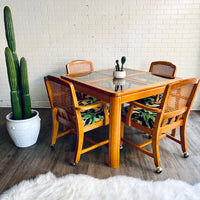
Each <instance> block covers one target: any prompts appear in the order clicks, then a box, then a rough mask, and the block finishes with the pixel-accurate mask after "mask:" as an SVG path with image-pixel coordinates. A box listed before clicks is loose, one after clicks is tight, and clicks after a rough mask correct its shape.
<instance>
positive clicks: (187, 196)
mask: <svg viewBox="0 0 200 200" xmlns="http://www.w3.org/2000/svg"><path fill="white" fill-rule="evenodd" d="M0 199H1V200H82V199H83V200H90V199H92V200H93V199H94V200H118V199H119V200H122V199H127V200H132V199H133V200H134V199H135V200H140V199H141V200H145V199H148V200H150V199H152V200H165V199H169V200H199V199H200V183H198V184H195V185H193V186H192V185H190V184H188V183H185V182H183V181H177V180H172V179H168V180H165V181H157V182H153V181H143V180H140V179H136V178H132V177H127V176H114V177H110V178H108V179H96V178H93V177H90V176H87V175H75V174H69V175H66V176H63V177H61V178H57V177H56V176H54V174H52V173H51V172H48V173H47V174H43V175H39V176H38V177H36V178H35V179H31V180H28V181H22V182H21V183H19V184H18V185H16V186H14V187H12V188H11V189H9V190H7V191H6V192H4V193H3V194H2V195H0Z"/></svg>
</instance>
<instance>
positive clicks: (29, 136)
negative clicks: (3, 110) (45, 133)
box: [6, 110, 41, 147]
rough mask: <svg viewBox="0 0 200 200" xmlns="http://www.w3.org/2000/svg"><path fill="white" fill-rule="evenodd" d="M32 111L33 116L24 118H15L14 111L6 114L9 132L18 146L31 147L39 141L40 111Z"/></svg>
mask: <svg viewBox="0 0 200 200" xmlns="http://www.w3.org/2000/svg"><path fill="white" fill-rule="evenodd" d="M32 113H33V117H32V118H29V119H23V120H13V119H12V113H9V114H8V115H7V116H6V125H7V130H8V133H9V135H10V137H11V138H12V140H13V142H14V143H15V145H16V146H17V147H29V146H31V145H33V144H35V143H36V142H37V138H38V135H39V132H40V121H41V119H40V117H39V113H38V111H36V110H32Z"/></svg>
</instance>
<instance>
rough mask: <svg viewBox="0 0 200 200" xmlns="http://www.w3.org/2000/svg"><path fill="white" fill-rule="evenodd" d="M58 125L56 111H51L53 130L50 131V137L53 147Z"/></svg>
mask: <svg viewBox="0 0 200 200" xmlns="http://www.w3.org/2000/svg"><path fill="white" fill-rule="evenodd" d="M58 127H59V122H58V120H57V119H56V113H55V112H54V113H53V131H52V139H51V147H53V148H54V145H55V143H56V139H57V135H58Z"/></svg>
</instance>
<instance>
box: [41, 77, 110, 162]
mask: <svg viewBox="0 0 200 200" xmlns="http://www.w3.org/2000/svg"><path fill="white" fill-rule="evenodd" d="M44 80H45V84H46V89H47V93H48V97H49V101H50V104H51V109H52V116H53V117H52V119H53V129H52V140H51V147H52V149H54V146H55V143H56V140H57V138H59V137H62V136H64V135H66V134H68V133H75V134H76V135H77V142H76V152H75V157H74V163H78V161H79V160H80V156H81V154H83V153H85V152H88V151H90V150H92V149H95V148H97V147H99V146H102V145H104V144H107V143H108V139H106V140H104V141H102V142H99V143H96V142H95V141H92V140H91V139H89V138H87V137H85V136H84V133H85V132H87V131H90V130H93V129H95V128H98V127H101V126H104V125H108V123H109V116H108V111H107V107H106V104H105V103H104V102H101V101H99V102H96V103H92V104H91V102H89V101H88V100H86V101H85V100H81V101H78V99H77V96H76V92H75V89H74V86H73V84H72V83H71V82H69V81H66V80H63V79H61V78H57V77H54V76H50V75H49V76H46V77H44ZM59 123H60V124H62V125H64V126H65V127H66V130H64V132H62V133H58V130H59ZM84 139H85V140H87V141H88V142H90V143H92V146H90V147H87V148H83V141H84Z"/></svg>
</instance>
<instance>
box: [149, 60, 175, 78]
mask: <svg viewBox="0 0 200 200" xmlns="http://www.w3.org/2000/svg"><path fill="white" fill-rule="evenodd" d="M149 72H151V73H152V74H154V75H157V76H162V77H167V78H175V77H176V65H174V64H172V63H171V62H167V61H155V62H152V63H151V65H150V68H149Z"/></svg>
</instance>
